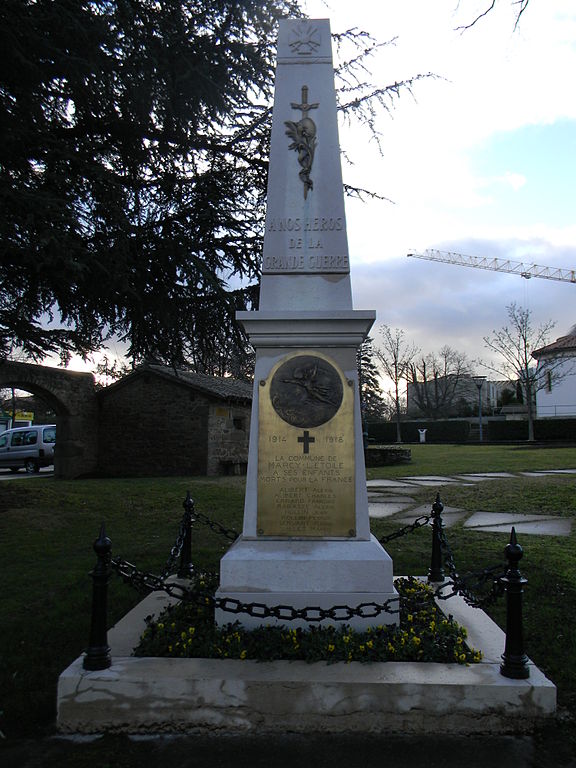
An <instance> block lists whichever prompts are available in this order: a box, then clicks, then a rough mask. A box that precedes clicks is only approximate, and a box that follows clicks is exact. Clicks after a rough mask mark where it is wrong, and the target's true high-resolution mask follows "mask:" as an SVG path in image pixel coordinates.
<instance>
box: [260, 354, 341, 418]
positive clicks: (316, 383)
mask: <svg viewBox="0 0 576 768" xmlns="http://www.w3.org/2000/svg"><path fill="white" fill-rule="evenodd" d="M343 394H344V392H343V387H342V379H341V378H340V375H339V373H338V371H337V370H336V368H334V366H333V365H330V363H328V362H327V361H326V360H323V359H322V358H321V357H316V356H315V355H297V356H296V357H292V358H290V360H287V361H286V362H285V363H283V364H282V365H281V366H280V367H279V368H278V370H277V371H276V373H275V374H274V376H273V377H272V383H271V384H270V400H271V402H272V407H273V408H274V410H275V411H276V413H277V414H278V416H280V418H281V419H283V420H284V421H285V422H287V423H288V424H291V425H292V426H293V427H319V426H320V424H325V423H326V422H327V421H330V419H331V418H332V417H333V416H334V415H335V414H336V412H337V411H338V409H339V408H340V405H341V404H342V397H343Z"/></svg>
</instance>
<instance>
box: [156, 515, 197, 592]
mask: <svg viewBox="0 0 576 768" xmlns="http://www.w3.org/2000/svg"><path fill="white" fill-rule="evenodd" d="M189 514H190V513H189V512H188V510H186V511H185V512H184V515H183V516H182V520H181V522H180V528H179V530H178V536H177V537H176V541H175V543H174V546H173V547H172V549H171V550H170V555H169V556H168V559H167V560H166V565H165V566H164V570H163V571H162V574H161V578H162V579H165V578H166V577H167V576H169V575H170V574H171V573H174V571H175V570H176V561H177V560H178V558H179V557H180V555H181V553H182V547H183V546H184V541H185V538H186V526H187V525H188V517H189ZM193 522H194V519H193V518H190V525H191V524H192V523H193Z"/></svg>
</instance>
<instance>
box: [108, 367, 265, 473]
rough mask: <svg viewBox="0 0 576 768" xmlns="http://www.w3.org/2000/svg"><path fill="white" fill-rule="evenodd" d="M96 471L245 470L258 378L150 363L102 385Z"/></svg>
mask: <svg viewBox="0 0 576 768" xmlns="http://www.w3.org/2000/svg"><path fill="white" fill-rule="evenodd" d="M97 398H98V409H99V429H98V471H99V472H100V473H102V474H105V475H113V476H144V475H221V474H243V473H245V471H246V465H247V462H248V444H249V427H250V410H251V403H252V386H251V385H250V384H248V383H247V382H244V381H238V380H236V379H229V378H215V377H213V376H208V375H204V374H199V373H192V372H191V371H185V370H178V369H173V368H169V367H166V366H162V365H150V364H145V365H143V366H141V367H139V368H137V369H136V370H135V371H134V372H133V373H131V374H129V375H128V376H126V377H125V378H123V379H121V380H120V381H117V382H116V383H114V384H112V385H110V386H109V387H106V388H105V389H102V390H100V391H99V392H98V395H97Z"/></svg>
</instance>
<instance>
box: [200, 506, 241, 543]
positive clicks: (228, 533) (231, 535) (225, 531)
mask: <svg viewBox="0 0 576 768" xmlns="http://www.w3.org/2000/svg"><path fill="white" fill-rule="evenodd" d="M194 516H195V519H196V520H198V522H200V523H203V524H204V525H207V526H208V527H209V528H211V529H212V530H213V531H215V532H216V533H221V534H222V536H225V537H226V538H227V539H228V540H229V541H236V539H237V538H238V537H239V536H240V534H239V533H238V531H235V530H234V528H226V527H224V526H223V525H221V524H220V523H218V522H216V521H215V520H211V519H210V518H209V517H208V516H207V515H204V514H202V512H195V513H194Z"/></svg>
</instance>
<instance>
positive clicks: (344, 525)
mask: <svg viewBox="0 0 576 768" xmlns="http://www.w3.org/2000/svg"><path fill="white" fill-rule="evenodd" d="M355 520H356V514H355V473H354V390H353V387H352V386H351V385H350V384H349V383H348V381H347V380H346V378H345V377H344V375H343V373H342V371H341V370H340V369H339V367H338V366H337V364H336V363H335V362H334V361H333V360H331V359H330V358H329V357H327V356H326V355H324V354H322V353H320V352H313V351H310V350H306V351H303V352H296V353H294V354H291V355H289V356H287V357H285V358H284V359H283V360H281V361H280V362H279V363H278V364H277V365H276V366H275V367H274V368H273V369H272V370H271V372H270V376H269V378H268V379H265V380H262V381H260V397H259V432H258V535H260V536H289V537H313V538H322V537H350V536H355V534H356V532H355V530H354V528H355Z"/></svg>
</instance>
